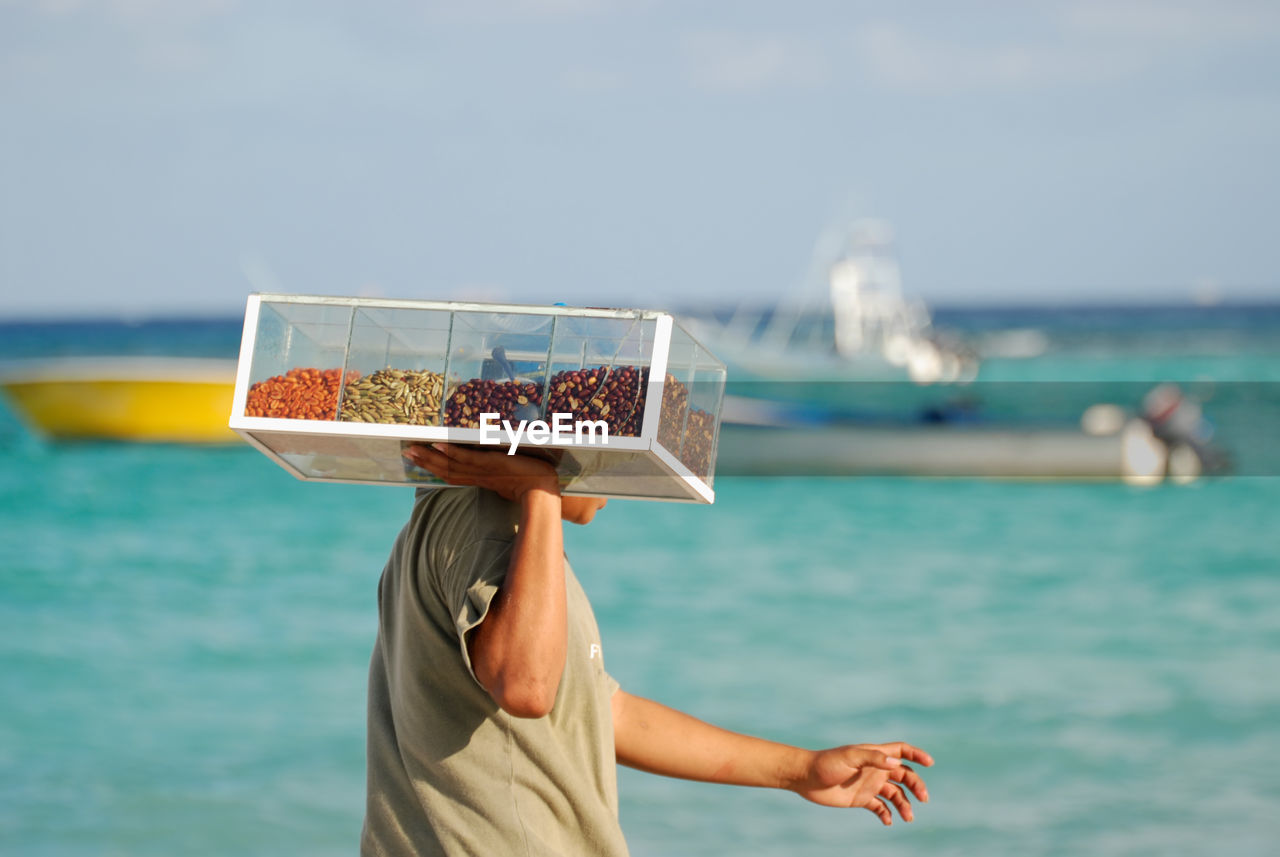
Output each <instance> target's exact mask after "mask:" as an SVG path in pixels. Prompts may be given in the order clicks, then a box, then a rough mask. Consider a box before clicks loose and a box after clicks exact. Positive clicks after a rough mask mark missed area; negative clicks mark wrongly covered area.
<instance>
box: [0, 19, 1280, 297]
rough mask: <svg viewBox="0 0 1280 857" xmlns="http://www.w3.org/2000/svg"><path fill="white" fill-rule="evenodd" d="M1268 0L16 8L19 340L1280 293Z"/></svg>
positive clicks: (5, 203)
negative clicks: (328, 306) (500, 311)
mask: <svg viewBox="0 0 1280 857" xmlns="http://www.w3.org/2000/svg"><path fill="white" fill-rule="evenodd" d="M1278 153H1280V4H1276V3H1274V2H1272V0H1256V2H1253V0H1164V1H1163V2H1155V0H1100V2H1093V0H1081V2H1064V1H1063V0H1038V1H1037V2H1035V3H1026V2H954V0H953V2H944V1H943V0H938V2H899V3H867V2H858V0H830V2H826V0H789V2H786V3H781V2H754V0H743V2H707V0H616V2H607V0H466V1H465V2H462V0H459V2H430V0H420V2H408V0H365V2H360V3H355V2H349V3H338V2H331V0H305V2H304V0H293V2H288V0H286V2H248V0H243V2H241V0H171V2H163V0H0V318H11V319H12V318H25V317H49V316H67V315H78V316H86V315H102V314H106V315H120V316H126V317H145V316H153V315H174V314H225V315H235V314H238V313H240V312H241V311H242V310H243V306H244V298H245V296H246V295H247V294H248V293H249V292H251V291H255V290H256V291H283V292H294V293H302V294H341V295H371V296H385V297H395V298H428V299H451V298H471V299H494V300H514V301H520V302H547V301H557V300H560V301H566V302H569V303H583V304H589V305H625V306H643V307H654V308H658V307H663V308H666V307H679V306H682V305H687V304H689V303H734V302H737V301H740V300H747V301H753V302H761V301H771V300H774V299H776V298H778V297H779V296H781V295H783V294H785V293H788V292H794V291H796V290H811V289H813V288H815V287H816V288H819V289H820V288H821V283H818V284H817V285H816V286H815V280H814V277H813V276H812V272H811V268H812V265H811V257H812V254H813V251H814V247H815V242H817V241H818V240H819V237H820V236H821V235H822V234H824V232H826V231H828V230H831V229H833V228H836V229H838V228H839V227H840V226H841V225H843V224H846V223H848V222H850V221H852V220H854V219H857V218H861V217H877V218H882V219H884V220H886V221H887V222H888V223H890V224H891V225H892V227H893V230H894V234H895V236H896V250H897V253H898V258H899V260H900V262H901V266H902V274H903V283H904V288H905V290H906V291H907V292H908V293H910V294H912V295H915V296H919V297H921V298H924V299H925V300H926V301H928V302H930V303H931V304H934V305H948V306H954V305H959V304H968V303H979V304H981V303H993V302H1015V303H1045V302H1049V303H1060V302H1061V303H1065V302H1090V303H1097V302H1111V301H1120V302H1139V303H1143V302H1155V301H1160V302H1184V301H1191V300H1210V299H1215V298H1222V299H1228V300H1259V299H1262V300H1267V299H1280V230H1278V229H1277V225H1278V224H1280V157H1277V154H1278Z"/></svg>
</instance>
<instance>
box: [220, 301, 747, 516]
mask: <svg viewBox="0 0 1280 857" xmlns="http://www.w3.org/2000/svg"><path fill="white" fill-rule="evenodd" d="M724 385H725V367H724V364H723V363H721V362H720V361H719V360H718V359H717V358H716V357H715V356H714V355H713V354H711V353H710V352H709V351H707V349H706V348H704V347H703V346H702V345H701V344H700V343H698V342H697V341H696V340H695V339H694V338H693V337H692V336H690V335H689V333H688V332H687V331H685V330H684V329H683V328H682V327H681V326H680V325H679V323H678V322H676V321H675V319H674V318H673V317H672V316H671V315H670V314H668V313H664V312H657V311H651V310H636V309H587V308H576V307H561V306H555V307H541V306H522V305H513V304H480V303H460V302H443V301H396V300H381V299H370V298H337V297H317V296H305V295H268V294H254V295H250V296H249V300H248V305H247V307H246V310H245V320H244V337H243V339H242V341H241V347H240V362H239V366H238V369H237V374H236V389H235V398H234V400H233V404H232V414H231V419H230V426H231V428H232V429H234V430H235V431H236V432H238V433H239V434H240V435H241V436H242V437H244V438H245V439H246V440H247V441H249V442H250V443H251V444H253V445H254V446H256V447H257V448H258V449H259V450H261V451H262V452H263V453H265V454H266V455H268V456H269V457H270V458H272V459H273V460H274V461H275V462H276V463H277V464H279V465H280V466H281V467H283V468H284V469H285V470H287V471H289V472H290V473H292V474H293V475H294V476H296V477H298V478H300V479H306V480H317V481H331V482H361V483H373V484H397V485H423V484H427V485H430V484H441V483H439V481H438V480H436V479H435V478H434V477H432V476H431V474H429V473H427V472H425V471H423V470H421V469H419V468H417V467H415V466H414V465H412V464H410V463H409V462H408V461H406V460H405V459H404V458H403V457H402V455H401V451H402V450H403V449H404V447H406V446H408V445H409V444H411V443H422V442H427V443H429V442H431V441H442V440H447V441H450V442H453V443H468V444H494V446H493V448H494V449H499V450H503V451H506V450H508V449H509V448H510V445H511V443H512V441H513V440H514V441H515V442H516V444H517V450H518V451H520V452H526V453H533V454H540V455H543V456H544V457H547V458H548V459H550V460H552V461H553V462H554V463H555V464H556V467H557V470H558V472H559V474H560V480H561V483H562V485H563V486H564V487H563V490H564V492H565V493H566V494H588V495H594V496H605V497H621V498H635V499H648V500H672V501H687V502H698V503H710V502H713V500H714V499H715V494H714V491H713V482H714V473H715V456H716V442H717V440H718V437H719V429H720V408H721V404H722V400H723V397H724ZM486 415H489V416H486ZM493 415H496V416H493ZM503 421H506V423H505V424H504V422H503ZM522 422H523V429H521V426H522ZM543 424H545V425H543ZM508 429H511V430H514V431H509V430H508Z"/></svg>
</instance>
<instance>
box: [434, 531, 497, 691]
mask: <svg viewBox="0 0 1280 857" xmlns="http://www.w3.org/2000/svg"><path fill="white" fill-rule="evenodd" d="M512 549H513V544H512V542H511V540H509V539H493V538H489V539H477V540H476V541H474V542H471V543H470V544H468V545H466V546H464V547H463V548H462V549H461V550H460V551H458V553H457V555H456V556H455V557H454V558H453V561H452V562H451V563H450V564H449V565H448V566H447V567H445V568H444V569H443V571H442V573H441V579H440V586H441V590H442V594H443V595H444V600H445V604H446V605H447V606H448V608H449V615H450V616H451V617H452V618H453V626H454V631H455V632H456V636H457V639H458V650H459V651H460V652H461V654H462V662H463V663H464V664H465V665H466V667H467V671H468V672H470V673H471V676H472V678H475V670H474V669H472V666H471V656H470V654H468V652H467V643H466V639H467V633H468V632H469V631H471V630H472V629H474V628H475V627H476V626H477V625H479V624H480V623H481V622H482V621H484V617H485V616H486V615H488V613H489V605H490V604H491V603H493V597H494V596H495V595H497V594H498V587H500V586H501V585H502V581H503V580H504V579H506V576H507V568H508V567H509V566H510V564H511V552H512ZM477 681H478V679H477Z"/></svg>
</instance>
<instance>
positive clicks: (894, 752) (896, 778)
mask: <svg viewBox="0 0 1280 857" xmlns="http://www.w3.org/2000/svg"><path fill="white" fill-rule="evenodd" d="M613 729H614V750H615V753H616V755H617V759H618V763H619V764H622V765H626V766H628V767H631V768H637V769H639V770H642V771H648V772H650V773H654V774H662V775H664V776H669V777H679V778H681V779H687V780H700V781H702V782H709V783H724V784H726V785H738V786H757V787H762V788H779V789H787V790H789V791H793V792H795V793H796V794H798V795H800V796H801V797H803V798H805V799H806V800H810V801H812V802H814V803H818V804H822V805H824V806H838V807H862V808H865V809H868V810H870V811H871V812H874V813H875V814H876V815H877V816H878V817H879V818H880V820H881V821H882V822H883V823H884V824H892V823H893V813H892V812H891V811H890V809H889V806H890V805H892V806H895V807H897V809H898V814H899V815H901V816H902V818H903V819H905V820H906V821H911V820H912V818H913V817H914V814H913V812H912V808H911V802H910V800H909V799H908V797H907V794H908V792H910V794H912V795H914V796H915V797H916V798H917V799H919V800H921V801H927V800H928V799H929V793H928V791H927V790H926V789H925V785H924V780H922V779H921V778H920V775H919V774H917V773H916V772H915V771H914V770H912V769H911V768H910V767H909V766H908V765H906V764H905V762H907V761H911V762H916V763H918V764H921V765H925V766H929V765H932V764H933V759H932V758H931V757H930V756H929V754H928V753H926V752H925V751H924V750H921V749H919V748H918V747H913V746H911V745H910V744H904V743H901V742H894V743H890V744H850V745H846V746H843V747H833V748H830V749H827V750H805V749H802V748H799V747H792V746H789V745H787V744H779V743H775V742H773V741H766V740H764V739H762V738H755V737H752V736H750V735H743V734H740V733H737V732H730V731H729V730H727V729H721V728H720V727H718V726H713V725H711V724H710V723H706V722H704V721H702V720H698V719H697V718H696V717H691V716H690V715H688V714H685V713H683V712H681V711H677V710H675V709H674V708H668V707H667V706H665V705H662V704H660V703H657V702H654V701H652V700H649V699H645V698H644V697H640V696H633V695H632V694H629V693H627V692H626V691H623V690H619V691H617V692H616V693H614V695H613Z"/></svg>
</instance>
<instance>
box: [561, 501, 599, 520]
mask: <svg viewBox="0 0 1280 857" xmlns="http://www.w3.org/2000/svg"><path fill="white" fill-rule="evenodd" d="M608 502H609V501H608V500H606V499H605V498H604V497H565V496H561V497H560V517H561V518H563V519H564V520H566V521H568V522H569V523H571V524H589V523H591V521H592V520H593V519H594V518H595V516H596V512H599V511H600V510H601V509H603V508H604V506H605V504H606V503H608Z"/></svg>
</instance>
